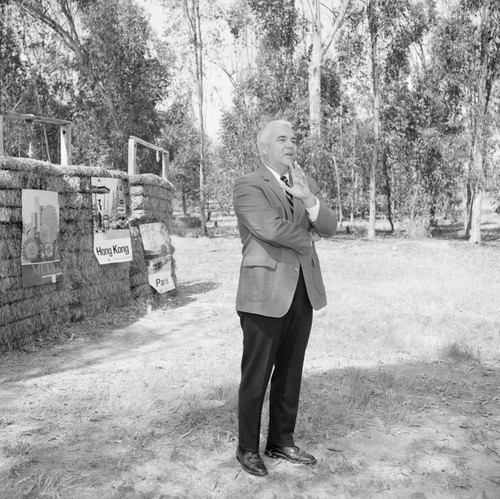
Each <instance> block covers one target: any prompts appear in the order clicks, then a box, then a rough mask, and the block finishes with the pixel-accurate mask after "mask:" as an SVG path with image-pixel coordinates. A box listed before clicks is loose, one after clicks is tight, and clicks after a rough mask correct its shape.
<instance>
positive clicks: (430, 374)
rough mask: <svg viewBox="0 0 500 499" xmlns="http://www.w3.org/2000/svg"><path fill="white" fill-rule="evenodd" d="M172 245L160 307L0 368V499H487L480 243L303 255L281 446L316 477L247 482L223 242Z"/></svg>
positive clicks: (93, 327)
mask: <svg viewBox="0 0 500 499" xmlns="http://www.w3.org/2000/svg"><path fill="white" fill-rule="evenodd" d="M173 244H174V246H175V248H176V261H177V274H178V278H179V285H178V291H179V292H178V296H177V297H175V298H172V299H171V300H170V301H169V302H168V303H167V304H166V305H165V306H163V307H162V308H160V309H157V310H151V309H148V308H147V307H146V306H136V307H134V308H131V309H129V310H125V311H123V310H122V311H115V312H110V313H108V314H106V315H104V316H101V317H99V318H97V319H95V320H92V321H86V322H85V323H81V324H76V325H73V326H71V327H70V328H68V329H67V330H66V331H65V333H66V334H65V337H66V338H68V339H67V340H66V341H63V342H54V343H51V344H48V345H41V346H40V347H37V348H33V349H32V350H31V351H29V352H18V353H11V354H7V355H3V356H1V357H0V363H1V366H0V441H1V447H0V456H1V459H0V497H1V498H2V499H16V498H39V497H47V498H63V499H66V498H68V499H80V498H82V499H83V498H85V499H87V498H88V499H95V498H99V499H108V498H109V499H118V498H127V499H128V498H130V499H135V498H147V499H159V498H173V497H175V498H177V497H178V498H205V497H221V498H233V497H242V498H331V497H356V498H371V497H373V498H413V499H423V498H441V497H443V498H444V497H446V498H448V497H450V498H456V497H458V498H479V497H480V498H490V499H496V498H498V497H500V409H499V405H500V404H499V402H500V308H499V305H498V303H499V296H500V265H499V260H500V258H499V255H500V245H499V244H498V242H495V241H493V242H490V243H488V244H485V245H484V246H482V247H473V246H471V245H469V244H467V243H465V242H463V241H457V240H447V239H429V240H421V241H412V240H408V239H402V238H401V239H397V238H379V239H378V240H376V241H374V242H368V241H366V240H363V239H354V238H351V237H348V236H340V237H337V238H333V239H331V240H328V241H321V242H320V243H318V245H317V247H318V253H319V256H320V260H321V265H322V268H323V273H324V277H325V281H326V287H327V293H328V302H329V305H328V307H327V308H325V309H323V310H321V311H319V312H318V313H316V314H315V319H314V324H313V331H312V334H311V340H310V344H309V348H308V352H307V358H306V368H305V373H304V382H303V390H302V395H301V407H300V413H299V420H298V424H297V433H296V441H297V443H298V445H300V446H302V447H304V448H307V449H308V450H309V451H311V452H312V453H314V454H315V455H316V457H317V458H318V464H317V465H316V466H314V467H297V466H294V465H292V464H291V463H287V462H281V461H272V460H269V459H267V458H266V464H267V465H268V467H269V470H270V474H269V476H268V477H267V478H265V479H261V478H256V477H252V476H250V475H248V474H246V473H244V472H242V471H241V468H240V467H239V465H238V463H237V462H236V459H235V455H234V454H235V448H236V438H237V433H236V431H237V426H236V401H237V386H238V380H239V362H240V351H241V350H240V348H241V332H240V329H239V323H238V318H237V315H236V313H235V311H234V297H235V292H236V285H237V274H238V268H239V264H240V258H241V257H240V242H239V240H238V239H237V238H235V237H220V238H211V239H205V238H192V237H186V238H181V237H174V238H173ZM265 416H266V414H264V419H263V421H264V423H265V421H266V418H265ZM265 429H266V428H265V424H264V428H263V437H262V440H263V443H264V441H265Z"/></svg>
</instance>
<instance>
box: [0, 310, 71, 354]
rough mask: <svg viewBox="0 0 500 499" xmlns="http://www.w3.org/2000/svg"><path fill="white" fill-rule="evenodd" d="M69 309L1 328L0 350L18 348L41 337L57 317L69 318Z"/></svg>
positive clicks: (35, 316) (33, 317)
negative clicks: (34, 338) (36, 337)
mask: <svg viewBox="0 0 500 499" xmlns="http://www.w3.org/2000/svg"><path fill="white" fill-rule="evenodd" d="M69 315H70V314H69V307H63V308H62V309H59V310H57V311H48V312H42V313H40V314H37V315H33V316H31V317H28V318H26V319H22V320H19V321H17V322H12V323H10V324H7V325H5V326H2V328H1V330H0V350H2V351H5V350H7V349H9V350H12V349H13V348H19V346H22V345H25V344H27V343H30V342H31V341H32V339H33V337H34V336H35V335H36V336H39V335H41V333H43V332H44V331H46V330H47V329H49V328H50V327H52V326H53V325H54V323H55V322H59V321H58V320H57V318H58V317H69Z"/></svg>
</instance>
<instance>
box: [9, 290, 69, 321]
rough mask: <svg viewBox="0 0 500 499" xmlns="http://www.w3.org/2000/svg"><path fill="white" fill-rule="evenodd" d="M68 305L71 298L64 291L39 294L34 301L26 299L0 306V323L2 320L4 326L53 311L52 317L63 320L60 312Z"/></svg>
mask: <svg viewBox="0 0 500 499" xmlns="http://www.w3.org/2000/svg"><path fill="white" fill-rule="evenodd" d="M70 304H71V296H70V295H69V294H68V293H67V292H65V291H53V292H49V293H40V294H39V296H37V298H36V299H33V298H26V299H24V300H19V301H16V302H13V303H10V304H5V305H2V306H0V321H2V320H3V323H4V324H10V323H12V322H17V321H19V320H22V319H26V318H28V317H32V316H34V315H38V314H40V313H42V312H46V311H53V312H54V314H53V315H54V317H57V318H58V319H60V318H63V319H64V317H62V316H61V311H62V310H64V307H66V306H68V305H70ZM65 320H69V319H68V318H66V319H65Z"/></svg>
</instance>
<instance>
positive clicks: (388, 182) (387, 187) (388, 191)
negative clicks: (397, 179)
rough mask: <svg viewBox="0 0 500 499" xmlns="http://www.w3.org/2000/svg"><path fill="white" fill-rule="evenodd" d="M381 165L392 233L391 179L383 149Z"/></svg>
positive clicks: (385, 152)
mask: <svg viewBox="0 0 500 499" xmlns="http://www.w3.org/2000/svg"><path fill="white" fill-rule="evenodd" d="M382 164H383V171H384V177H385V190H386V199H387V220H388V221H389V224H390V226H391V233H392V232H394V221H393V219H392V188H391V179H390V175H389V168H388V167H387V151H386V150H385V148H384V152H383V154H382Z"/></svg>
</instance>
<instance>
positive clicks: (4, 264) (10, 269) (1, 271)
mask: <svg viewBox="0 0 500 499" xmlns="http://www.w3.org/2000/svg"><path fill="white" fill-rule="evenodd" d="M20 276H21V257H20V256H19V257H18V258H6V259H3V258H2V259H0V278H4V277H20Z"/></svg>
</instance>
